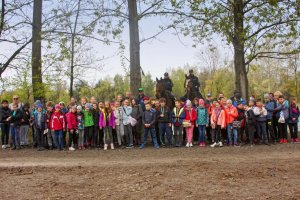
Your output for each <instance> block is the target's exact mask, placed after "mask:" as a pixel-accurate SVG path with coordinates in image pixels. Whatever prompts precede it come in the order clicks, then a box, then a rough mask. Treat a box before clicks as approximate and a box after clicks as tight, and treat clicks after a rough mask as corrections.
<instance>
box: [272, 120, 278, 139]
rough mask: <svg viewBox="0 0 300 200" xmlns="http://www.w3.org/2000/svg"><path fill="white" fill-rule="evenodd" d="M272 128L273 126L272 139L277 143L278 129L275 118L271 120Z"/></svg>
mask: <svg viewBox="0 0 300 200" xmlns="http://www.w3.org/2000/svg"><path fill="white" fill-rule="evenodd" d="M272 122H273V123H272V126H273V131H274V137H275V140H276V141H277V140H278V138H279V130H278V129H279V127H278V119H277V117H276V116H273V118H272Z"/></svg>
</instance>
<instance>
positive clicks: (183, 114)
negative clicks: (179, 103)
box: [171, 107, 185, 125]
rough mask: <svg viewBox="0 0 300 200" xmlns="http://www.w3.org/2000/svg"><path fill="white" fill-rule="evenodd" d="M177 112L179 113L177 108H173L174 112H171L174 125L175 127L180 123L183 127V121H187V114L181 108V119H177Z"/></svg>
mask: <svg viewBox="0 0 300 200" xmlns="http://www.w3.org/2000/svg"><path fill="white" fill-rule="evenodd" d="M176 112H177V108H176V107H175V108H173V110H172V112H171V120H172V124H173V125H175V123H176V122H178V123H179V125H182V122H183V120H184V119H185V112H184V108H181V109H180V111H179V114H180V115H179V117H176Z"/></svg>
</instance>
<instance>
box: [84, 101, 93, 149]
mask: <svg viewBox="0 0 300 200" xmlns="http://www.w3.org/2000/svg"><path fill="white" fill-rule="evenodd" d="M83 114H84V143H85V146H86V147H90V146H91V144H92V140H93V133H94V118H93V106H92V104H90V103H86V104H85V110H84V111H83Z"/></svg>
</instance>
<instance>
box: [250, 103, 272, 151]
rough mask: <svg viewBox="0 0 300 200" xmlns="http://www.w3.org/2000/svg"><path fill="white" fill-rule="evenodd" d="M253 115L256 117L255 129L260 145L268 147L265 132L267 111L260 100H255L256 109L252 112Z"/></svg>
mask: <svg viewBox="0 0 300 200" xmlns="http://www.w3.org/2000/svg"><path fill="white" fill-rule="evenodd" d="M253 112H254V115H255V116H256V128H257V130H256V131H257V134H258V137H259V138H260V143H264V144H266V145H269V142H268V137H267V131H266V121H267V115H268V111H267V110H266V109H265V108H264V107H263V104H262V102H261V100H260V99H257V100H256V107H255V108H254V110H253Z"/></svg>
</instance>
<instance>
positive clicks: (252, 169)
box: [0, 144, 300, 200]
mask: <svg viewBox="0 0 300 200" xmlns="http://www.w3.org/2000/svg"><path fill="white" fill-rule="evenodd" d="M0 181H1V185H0V199H2V200H6V199H13V200H14V199H147V200H148V199H300V144H286V145H274V146H270V147H269V146H255V147H253V148H251V147H249V146H244V147H240V148H235V147H224V148H215V149H212V148H208V147H206V148H202V149H200V148H199V147H193V148H189V149H187V148H179V149H178V148H172V149H168V148H165V149H162V148H161V149H159V150H157V149H154V148H152V147H147V148H146V149H144V150H140V149H138V148H135V149H129V150H128V149H117V150H108V151H103V150H85V151H74V152H69V151H63V152H58V151H43V152H38V151H36V150H35V149H22V150H20V151H12V150H1V151H0Z"/></svg>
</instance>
